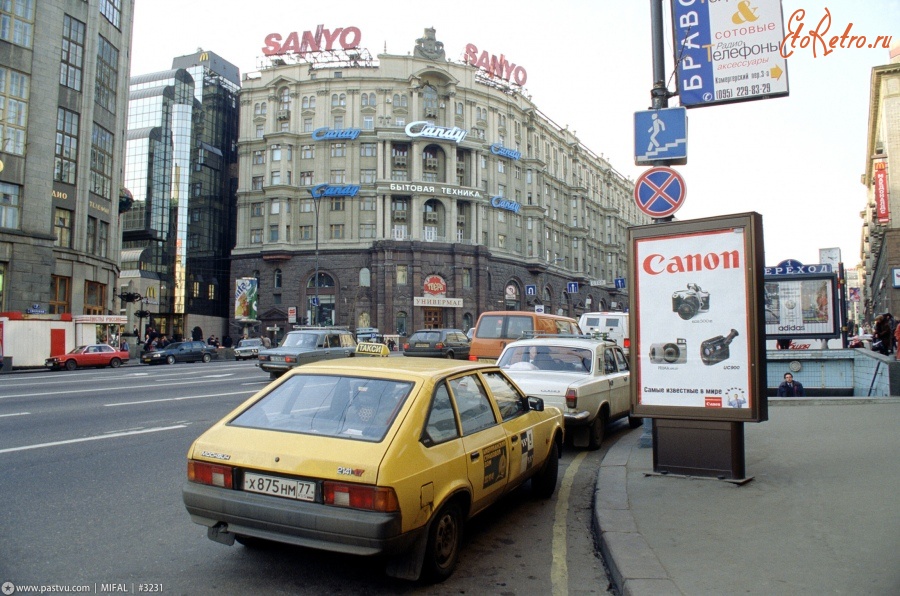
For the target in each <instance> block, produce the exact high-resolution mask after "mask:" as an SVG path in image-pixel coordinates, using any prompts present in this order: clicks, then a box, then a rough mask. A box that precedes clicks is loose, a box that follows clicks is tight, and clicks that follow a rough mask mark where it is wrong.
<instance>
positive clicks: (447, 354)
mask: <svg viewBox="0 0 900 596" xmlns="http://www.w3.org/2000/svg"><path fill="white" fill-rule="evenodd" d="M455 357H456V356H454V355H453V350H448V351H447V353H446V354H444V358H447V359H448V360H453V359H454V358H455Z"/></svg>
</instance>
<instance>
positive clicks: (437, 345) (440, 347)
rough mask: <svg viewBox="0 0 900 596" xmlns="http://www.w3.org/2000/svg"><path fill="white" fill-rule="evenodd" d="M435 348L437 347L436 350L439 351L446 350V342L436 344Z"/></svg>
mask: <svg viewBox="0 0 900 596" xmlns="http://www.w3.org/2000/svg"><path fill="white" fill-rule="evenodd" d="M434 347H435V349H437V350H443V349H444V342H442V341H439V342H437V343H436V344H434Z"/></svg>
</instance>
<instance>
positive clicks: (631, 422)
mask: <svg viewBox="0 0 900 596" xmlns="http://www.w3.org/2000/svg"><path fill="white" fill-rule="evenodd" d="M643 423H644V419H643V418H637V417H635V416H628V427H629V428H637V427H639V426H640V425H642V424H643Z"/></svg>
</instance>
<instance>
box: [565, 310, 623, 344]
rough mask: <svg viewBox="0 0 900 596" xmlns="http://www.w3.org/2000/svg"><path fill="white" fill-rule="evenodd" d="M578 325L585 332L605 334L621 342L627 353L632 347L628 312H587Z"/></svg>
mask: <svg viewBox="0 0 900 596" xmlns="http://www.w3.org/2000/svg"><path fill="white" fill-rule="evenodd" d="M578 326H579V327H581V330H582V331H584V332H585V333H590V334H594V333H597V334H600V335H604V336H605V337H606V339H608V340H611V341H614V342H616V343H617V344H619V345H620V346H621V347H622V349H623V350H625V353H626V354H628V349H629V348H630V347H631V334H630V332H629V328H628V313H627V312H586V313H584V314H583V315H581V318H580V319H578Z"/></svg>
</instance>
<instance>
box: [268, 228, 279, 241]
mask: <svg viewBox="0 0 900 596" xmlns="http://www.w3.org/2000/svg"><path fill="white" fill-rule="evenodd" d="M269 242H278V224H274V225H271V226H269Z"/></svg>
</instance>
